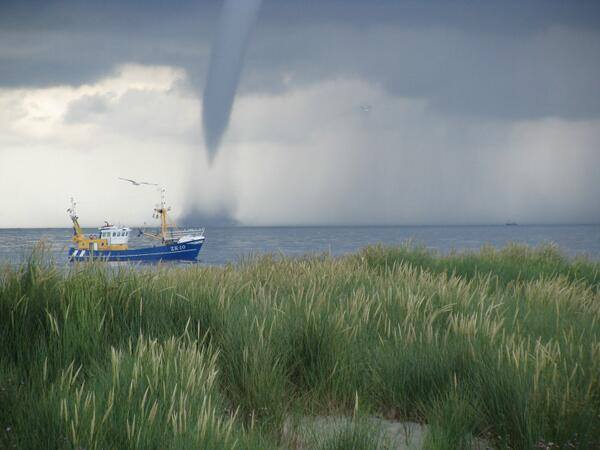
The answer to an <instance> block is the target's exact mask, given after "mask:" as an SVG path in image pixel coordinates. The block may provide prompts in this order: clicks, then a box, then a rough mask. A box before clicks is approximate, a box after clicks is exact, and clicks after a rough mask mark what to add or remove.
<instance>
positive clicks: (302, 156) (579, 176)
mask: <svg viewBox="0 0 600 450" xmlns="http://www.w3.org/2000/svg"><path fill="white" fill-rule="evenodd" d="M220 9H221V2H220V1H189V0H178V1H171V2H163V1H141V0H139V1H127V2H125V1H102V2H100V1H99V2H93V1H48V0H46V1H39V2H37V1H35V2H34V1H14V2H12V1H6V0H3V1H2V2H1V3H0V192H1V193H2V202H3V208H2V209H1V211H0V227H21V226H26V227H29V226H39V227H41V226H68V225H69V221H68V217H67V215H66V213H65V210H66V208H67V207H68V202H69V197H70V196H75V197H76V199H77V200H78V202H79V214H80V216H81V220H82V222H83V223H84V224H86V225H90V226H96V225H99V224H100V223H101V222H102V221H103V220H105V219H106V220H110V221H113V222H121V223H124V224H129V225H136V224H142V223H144V222H148V223H150V222H151V221H152V219H151V214H152V211H151V209H152V207H153V206H154V203H155V202H156V201H157V199H158V193H157V192H155V191H154V190H153V189H152V188H148V187H133V186H130V185H127V184H126V183H124V182H121V181H119V180H117V177H128V178H134V179H140V180H145V181H152V182H157V183H160V184H162V185H165V186H166V187H167V188H168V200H169V203H171V204H172V205H173V208H174V213H175V215H176V216H177V217H179V218H180V220H186V221H188V222H195V223H196V224H197V225H201V224H203V223H205V224H210V223H215V222H218V221H225V222H228V221H235V222H237V223H241V224H246V225H312V224H324V225H333V224H488V223H489V224H492V223H505V222H507V221H516V222H519V223H599V222H600V2H598V1H564V0H561V1H558V0H556V1H552V0H545V1H510V0H508V1H502V2H496V1H452V2H449V1H446V0H444V1H423V0H421V1H406V2H404V1H400V0H388V1H385V0H369V1H367V0H363V1H358V0H344V1H342V0H338V1H331V0H313V1H307V0H296V1H293V0H264V1H263V4H262V8H261V9H260V11H259V15H258V20H257V23H256V24H255V27H254V30H253V32H252V33H251V35H250V38H249V40H248V47H247V51H246V55H245V64H244V67H243V70H242V73H241V78H240V84H239V87H238V91H237V96H236V98H235V102H234V105H233V110H232V115H231V120H230V123H229V128H228V130H227V131H226V133H225V135H224V137H223V140H222V142H221V146H220V148H219V150H218V153H217V155H216V157H215V159H214V161H213V163H212V165H209V163H208V159H207V156H206V148H205V144H204V142H205V141H204V136H203V129H202V96H203V90H204V87H205V80H206V77H207V73H208V64H209V59H210V52H211V45H212V44H213V39H214V37H215V36H217V35H218V32H217V27H218V23H219V20H218V18H219V13H220Z"/></svg>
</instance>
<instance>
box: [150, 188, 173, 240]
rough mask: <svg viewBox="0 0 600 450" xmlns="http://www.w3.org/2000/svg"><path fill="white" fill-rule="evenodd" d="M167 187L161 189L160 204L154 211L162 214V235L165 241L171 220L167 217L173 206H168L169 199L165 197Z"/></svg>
mask: <svg viewBox="0 0 600 450" xmlns="http://www.w3.org/2000/svg"><path fill="white" fill-rule="evenodd" d="M165 196H166V189H165V188H161V189H160V206H159V207H157V208H154V211H155V212H156V213H157V214H158V215H159V216H160V235H161V237H162V240H163V242H164V241H166V240H167V232H168V230H169V220H168V217H167V211H169V210H170V209H171V208H168V207H167V201H166V199H165Z"/></svg>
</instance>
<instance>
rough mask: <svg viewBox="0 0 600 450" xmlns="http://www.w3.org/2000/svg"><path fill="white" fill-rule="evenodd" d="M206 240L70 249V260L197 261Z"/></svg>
mask: <svg viewBox="0 0 600 450" xmlns="http://www.w3.org/2000/svg"><path fill="white" fill-rule="evenodd" d="M203 243H204V241H193V242H186V243H185V244H172V245H161V246H158V247H145V248H135V249H130V250H96V251H90V250H78V249H76V248H70V249H69V261H71V262H76V261H91V260H93V261H141V262H160V261H196V259H197V258H198V253H199V252H200V249H201V248H202V244H203Z"/></svg>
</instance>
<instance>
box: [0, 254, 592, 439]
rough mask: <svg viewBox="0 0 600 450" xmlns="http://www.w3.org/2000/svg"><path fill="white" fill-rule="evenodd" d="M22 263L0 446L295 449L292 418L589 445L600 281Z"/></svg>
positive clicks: (0, 356) (10, 308)
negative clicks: (389, 423) (345, 419)
mask: <svg viewBox="0 0 600 450" xmlns="http://www.w3.org/2000/svg"><path fill="white" fill-rule="evenodd" d="M39 261H40V260H39V259H36V258H33V259H32V260H31V261H30V262H29V263H27V264H25V265H23V266H22V267H20V268H18V269H14V268H9V267H5V268H2V269H0V427H1V428H0V448H22V449H36V448H40V449H42V448H44V449H62V448H86V449H94V448H98V449H109V448H110V449H112V448H115V449H127V448H131V449H135V448H156V449H159V448H160V449H162V448H173V449H179V448H180V449H187V448H240V449H246V448H250V449H251V448H256V449H259V448H290V447H291V448H293V447H294V445H296V446H298V445H299V444H298V443H295V441H294V439H293V438H291V437H290V436H289V435H287V434H286V433H285V432H284V428H285V423H286V420H288V419H289V418H290V417H303V416H313V415H314V416H316V415H319V416H327V415H331V416H354V415H355V414H357V412H358V411H359V410H360V414H361V415H363V416H369V415H375V416H380V417H384V418H387V419H393V420H412V421H417V422H421V423H427V424H428V425H429V429H428V430H429V431H428V435H427V437H426V439H425V448H429V449H441V448H466V447H469V446H470V445H473V443H474V442H476V438H484V439H486V440H487V441H488V442H491V443H492V444H493V445H494V446H495V447H496V448H513V449H515V448H517V449H520V448H522V449H527V448H535V446H536V445H538V446H543V445H549V443H551V442H552V443H553V444H554V445H558V446H562V447H563V448H573V446H574V447H575V448H593V447H594V446H599V445H600V323H599V321H600V264H599V263H597V262H592V261H588V260H585V259H576V260H570V259H568V258H566V257H564V256H563V255H561V253H560V252H559V251H558V250H557V249H556V248H553V247H551V246H544V247H540V248H534V249H532V248H527V247H521V246H514V245H513V246H508V247H506V248H504V249H502V250H493V249H492V248H484V249H482V250H481V251H480V252H473V253H465V254H458V253H456V254H451V255H448V256H441V255H438V254H435V253H433V252H430V251H426V250H424V249H423V248H420V247H412V246H403V247H394V248H389V247H369V248H365V249H363V250H361V251H360V252H358V253H357V254H354V255H349V256H346V257H342V258H331V257H328V256H313V257H305V258H300V259H287V258H282V257H274V256H265V257H262V258H256V259H249V260H245V261H242V262H241V263H239V264H237V265H229V266H225V267H202V266H194V267H185V268H177V267H175V268H174V267H171V268H154V269H151V270H150V269H149V270H139V269H136V270H129V269H123V270H114V269H110V270H107V269H106V268H104V267H102V266H101V265H87V266H79V267H76V268H75V269H74V270H72V271H71V272H70V273H68V274H65V273H64V272H63V271H62V270H59V269H57V268H56V267H55V266H54V265H52V264H51V263H50V264H49V263H43V262H39ZM365 430H366V428H365V427H364V426H358V425H355V424H353V425H352V426H351V427H347V428H344V429H342V430H340V431H339V432H338V433H337V434H335V435H327V436H325V435H323V436H322V437H321V438H320V439H317V440H316V441H315V442H317V443H318V445H317V446H318V447H321V448H331V449H333V448H335V449H338V448H339V449H341V448H370V447H373V445H375V446H377V445H379V446H382V447H385V446H387V445H388V444H385V445H384V444H383V443H381V440H380V437H378V435H377V433H376V432H370V431H369V430H367V431H365Z"/></svg>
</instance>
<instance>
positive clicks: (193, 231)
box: [167, 228, 204, 239]
mask: <svg viewBox="0 0 600 450" xmlns="http://www.w3.org/2000/svg"><path fill="white" fill-rule="evenodd" d="M198 235H200V236H202V237H204V228H188V229H186V230H169V232H168V234H167V236H169V237H170V238H171V239H177V238H181V237H184V236H198Z"/></svg>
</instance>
